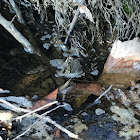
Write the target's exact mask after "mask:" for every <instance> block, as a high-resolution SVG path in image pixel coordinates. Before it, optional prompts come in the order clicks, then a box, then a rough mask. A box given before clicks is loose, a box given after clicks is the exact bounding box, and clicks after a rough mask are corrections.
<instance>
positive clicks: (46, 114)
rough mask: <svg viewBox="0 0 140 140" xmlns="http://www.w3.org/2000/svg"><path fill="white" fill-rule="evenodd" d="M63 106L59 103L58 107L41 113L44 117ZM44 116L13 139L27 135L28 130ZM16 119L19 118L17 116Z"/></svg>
mask: <svg viewBox="0 0 140 140" xmlns="http://www.w3.org/2000/svg"><path fill="white" fill-rule="evenodd" d="M63 106H65V105H59V106H57V107H55V108H53V109H51V110H49V111H47V112H45V113H43V114H41V116H42V118H43V117H44V116H45V115H47V114H48V113H50V112H52V111H54V110H56V109H57V108H59V107H63ZM42 118H39V119H38V120H36V121H35V122H34V123H33V124H32V125H31V126H30V127H29V128H28V129H27V130H26V131H24V132H23V133H22V134H20V135H18V136H16V137H15V138H14V139H13V140H16V139H18V138H20V137H22V136H24V135H25V134H26V133H27V132H28V131H30V129H31V128H32V127H33V126H34V125H35V124H36V123H37V121H40V120H41V119H42ZM16 119H17V118H16ZM16 119H15V120H16Z"/></svg>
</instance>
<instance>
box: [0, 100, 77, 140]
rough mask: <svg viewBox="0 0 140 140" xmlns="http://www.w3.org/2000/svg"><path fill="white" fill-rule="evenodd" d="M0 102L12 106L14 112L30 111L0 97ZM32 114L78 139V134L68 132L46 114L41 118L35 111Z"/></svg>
mask: <svg viewBox="0 0 140 140" xmlns="http://www.w3.org/2000/svg"><path fill="white" fill-rule="evenodd" d="M0 102H2V103H4V104H6V105H8V106H10V107H12V108H13V110H14V111H15V112H18V111H20V112H31V110H28V109H23V108H19V107H16V106H14V105H12V104H11V103H9V102H7V101H5V100H2V99H0ZM33 115H34V116H36V117H37V118H40V119H43V120H45V121H47V122H49V123H51V124H53V125H54V126H55V127H57V128H58V129H60V130H61V131H63V132H65V133H66V134H67V135H68V136H69V137H71V138H74V139H78V135H76V134H74V133H72V132H70V131H69V130H67V129H66V128H64V127H63V126H61V125H59V124H58V123H56V122H55V121H53V120H52V119H51V118H49V117H48V116H47V117H43V118H42V116H41V115H38V114H36V113H33Z"/></svg>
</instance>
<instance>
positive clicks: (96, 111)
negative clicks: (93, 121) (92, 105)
mask: <svg viewBox="0 0 140 140" xmlns="http://www.w3.org/2000/svg"><path fill="white" fill-rule="evenodd" d="M95 113H96V115H102V114H104V113H105V111H104V110H103V109H101V108H97V109H96V110H95Z"/></svg>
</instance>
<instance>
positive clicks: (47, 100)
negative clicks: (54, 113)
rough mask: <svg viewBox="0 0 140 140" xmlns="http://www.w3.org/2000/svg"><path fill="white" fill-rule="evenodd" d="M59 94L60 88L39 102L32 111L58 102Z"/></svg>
mask: <svg viewBox="0 0 140 140" xmlns="http://www.w3.org/2000/svg"><path fill="white" fill-rule="evenodd" d="M57 93H58V88H57V89H56V90H54V91H53V92H51V93H50V94H49V95H47V96H45V97H44V98H43V99H41V100H39V101H37V102H36V103H35V104H34V105H33V106H32V107H31V108H30V109H31V110H34V109H37V108H39V107H41V106H44V105H46V104H48V103H50V102H52V101H54V100H56V98H57ZM47 108H48V107H47ZM47 108H44V109H47Z"/></svg>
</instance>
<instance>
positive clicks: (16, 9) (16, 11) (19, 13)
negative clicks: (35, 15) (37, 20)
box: [9, 0, 24, 23]
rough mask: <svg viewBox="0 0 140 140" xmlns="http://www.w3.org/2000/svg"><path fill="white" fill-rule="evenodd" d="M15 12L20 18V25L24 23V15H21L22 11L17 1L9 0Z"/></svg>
mask: <svg viewBox="0 0 140 140" xmlns="http://www.w3.org/2000/svg"><path fill="white" fill-rule="evenodd" d="M9 2H10V4H11V6H12V8H13V10H14V11H15V13H16V15H17V17H18V20H19V22H20V23H24V19H23V17H22V14H21V11H20V10H19V8H18V6H17V5H16V3H15V1H14V0H9Z"/></svg>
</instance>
